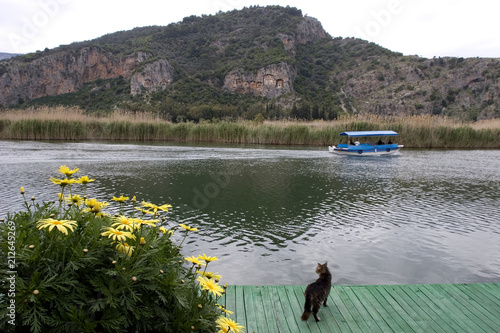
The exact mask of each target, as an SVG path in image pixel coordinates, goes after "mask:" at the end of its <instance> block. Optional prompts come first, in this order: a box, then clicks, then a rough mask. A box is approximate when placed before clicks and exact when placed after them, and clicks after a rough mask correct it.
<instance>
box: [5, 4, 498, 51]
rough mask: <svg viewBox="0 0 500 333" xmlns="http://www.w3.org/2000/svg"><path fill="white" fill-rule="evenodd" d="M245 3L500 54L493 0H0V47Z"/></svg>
mask: <svg viewBox="0 0 500 333" xmlns="http://www.w3.org/2000/svg"><path fill="white" fill-rule="evenodd" d="M251 5H260V6H266V5H282V6H286V5H289V6H291V7H297V8H299V9H301V10H302V13H303V14H304V15H308V16H312V17H315V18H317V19H318V20H319V21H320V22H321V23H322V25H323V28H324V29H325V30H326V31H327V32H328V33H329V34H330V35H331V36H332V37H358V38H362V39H365V40H368V41H370V42H374V43H376V44H378V45H380V46H383V47H386V48H388V49H390V50H392V51H397V52H402V53H403V54H405V55H419V56H422V57H426V58H432V57H433V56H441V57H443V56H455V57H495V58H500V17H499V16H500V11H499V9H500V3H497V2H496V1H494V0H475V1H470V0H469V1H465V0H321V1H317V0H306V1H304V0H302V1H299V0H288V1H280V0H274V1H267V0H261V1H253V0H252V1H243V0H189V1H177V0H176V1H175V4H174V2H173V1H168V0H136V1H131V0H0V52H9V53H28V52H34V51H37V50H43V49H45V48H46V47H48V48H53V47H57V46H59V45H62V44H70V43H72V42H76V41H83V40H89V39H93V38H97V37H100V36H102V35H104V34H108V33H112V32H115V31H119V30H129V29H132V28H134V27H142V26H149V25H162V26H165V25H168V24H169V23H172V22H178V21H181V20H182V19H183V18H184V17H186V16H190V15H196V16H201V15H202V14H205V15H209V14H215V13H217V12H218V11H220V10H221V11H228V10H232V9H241V8H243V7H248V6H251Z"/></svg>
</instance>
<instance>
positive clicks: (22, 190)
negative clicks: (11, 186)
mask: <svg viewBox="0 0 500 333" xmlns="http://www.w3.org/2000/svg"><path fill="white" fill-rule="evenodd" d="M21 194H24V187H22V186H21Z"/></svg>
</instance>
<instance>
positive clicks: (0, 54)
mask: <svg viewBox="0 0 500 333" xmlns="http://www.w3.org/2000/svg"><path fill="white" fill-rule="evenodd" d="M18 55H21V53H5V52H0V60H4V59H9V58H12V57H15V56H18Z"/></svg>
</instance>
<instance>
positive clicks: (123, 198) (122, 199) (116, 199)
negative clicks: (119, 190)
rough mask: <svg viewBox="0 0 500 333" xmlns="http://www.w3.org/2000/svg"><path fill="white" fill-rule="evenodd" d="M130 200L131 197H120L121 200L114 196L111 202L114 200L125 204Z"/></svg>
mask: <svg viewBox="0 0 500 333" xmlns="http://www.w3.org/2000/svg"><path fill="white" fill-rule="evenodd" d="M128 199H129V197H124V196H123V195H122V196H120V197H119V198H117V197H115V196H113V199H111V200H113V201H118V202H125V201H126V200H128Z"/></svg>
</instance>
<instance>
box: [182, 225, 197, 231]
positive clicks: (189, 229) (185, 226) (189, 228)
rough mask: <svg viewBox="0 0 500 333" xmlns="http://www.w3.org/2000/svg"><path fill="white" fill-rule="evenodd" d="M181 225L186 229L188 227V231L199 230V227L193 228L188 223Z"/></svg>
mask: <svg viewBox="0 0 500 333" xmlns="http://www.w3.org/2000/svg"><path fill="white" fill-rule="evenodd" d="M179 226H180V227H183V228H184V229H186V230H187V231H194V232H196V231H198V228H191V227H188V226H187V225H185V224H179Z"/></svg>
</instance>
